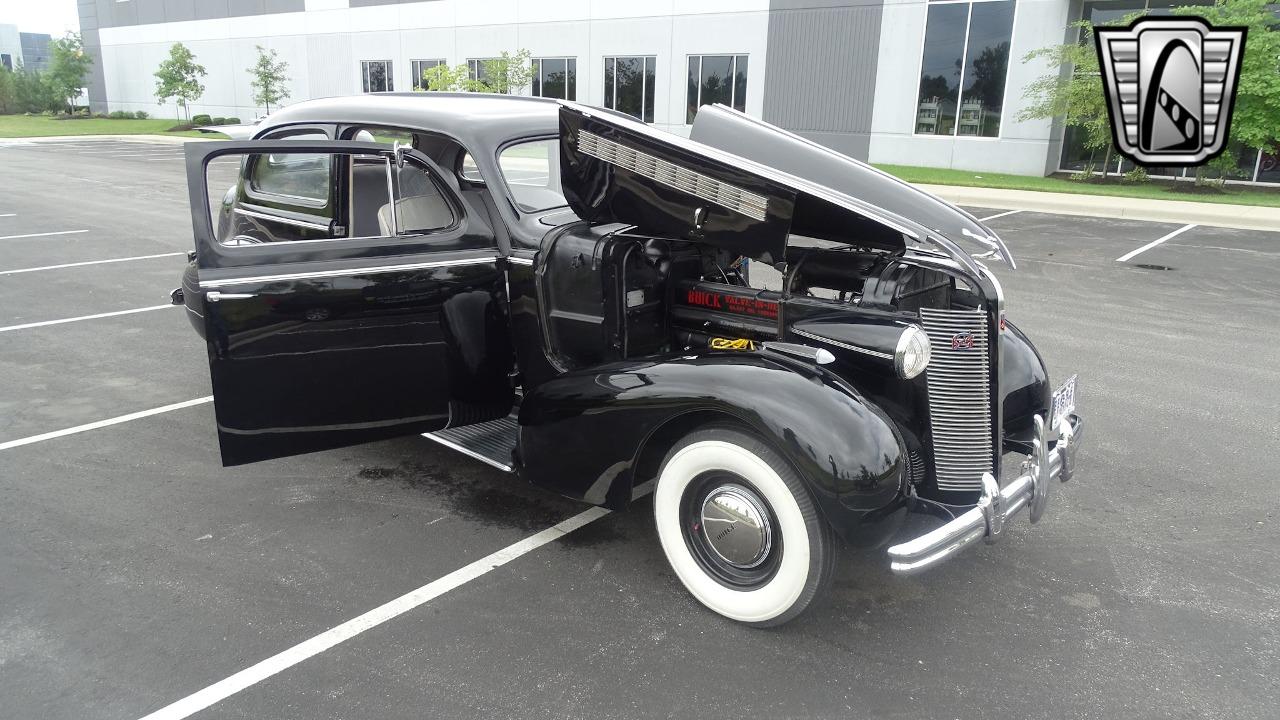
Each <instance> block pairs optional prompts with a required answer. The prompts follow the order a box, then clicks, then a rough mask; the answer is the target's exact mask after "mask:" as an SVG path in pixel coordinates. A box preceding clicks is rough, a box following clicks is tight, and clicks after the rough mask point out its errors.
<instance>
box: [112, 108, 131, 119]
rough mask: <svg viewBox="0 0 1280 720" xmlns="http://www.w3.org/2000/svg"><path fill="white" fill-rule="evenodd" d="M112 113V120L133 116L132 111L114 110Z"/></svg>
mask: <svg viewBox="0 0 1280 720" xmlns="http://www.w3.org/2000/svg"><path fill="white" fill-rule="evenodd" d="M110 115H111V119H112V120H126V119H128V118H130V117H132V114H131V113H127V112H125V111H123V110H112V111H111V113H110Z"/></svg>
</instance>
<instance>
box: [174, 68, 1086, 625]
mask: <svg viewBox="0 0 1280 720" xmlns="http://www.w3.org/2000/svg"><path fill="white" fill-rule="evenodd" d="M255 137H256V139H255V140H252V141H246V142H238V141H233V142H222V143H217V142H204V143H191V144H188V145H187V149H186V157H187V172H188V182H189V190H190V196H191V205H192V218H193V225H194V232H195V252H194V253H193V257H192V262H191V264H190V266H189V267H188V269H187V272H186V274H185V275H184V279H183V287H182V288H181V289H179V290H175V292H174V300H175V302H179V303H184V304H185V305H186V306H187V309H188V311H189V313H190V318H191V319H192V322H193V324H194V325H195V326H196V328H197V330H198V331H199V332H200V333H201V334H202V336H203V337H205V338H206V341H207V344H208V355H209V364H210V371H211V374H212V380H213V389H214V396H215V408H216V414H217V424H218V438H219V442H220V445H221V450H222V459H223V463H224V464H226V465H236V464H241V463H248V462H254V461H258V460H263V459H267V458H274V457H282V456H286V455H292V454H298V453H304V452H311V451H316V450H322V449H326V448H334V447H340V446H346V445H351V444H355V443H361V442H367V441H371V440H376V439H381V438H386V437H391V436H396V435H403V434H408V433H425V434H426V437H428V438H431V439H433V440H435V441H437V442H440V443H443V444H444V445H447V446H448V447H450V448H453V449H455V450H458V451H460V452H462V453H465V454H466V455H469V456H471V457H472V458H475V459H477V460H481V461H483V462H486V463H488V464H490V465H493V466H495V467H498V468H500V469H502V470H504V471H508V472H511V473H514V474H517V475H519V476H521V477H522V478H524V479H525V480H527V481H528V482H531V483H533V484H535V485H539V486H542V487H545V488H548V489H550V490H553V491H556V492H559V493H562V494H564V495H567V496H570V497H573V498H578V499H580V500H584V501H586V502H588V503H594V504H597V505H603V506H607V507H610V508H614V509H622V508H624V507H626V506H627V505H628V504H629V503H630V502H631V501H632V499H633V498H634V497H636V496H637V495H639V494H640V493H642V492H644V491H646V490H648V489H649V488H650V487H652V489H653V493H654V498H653V504H654V515H655V519H656V523H657V530H658V535H659V538H660V541H661V545H662V549H663V551H664V552H665V554H666V556H667V559H668V560H669V561H670V563H671V566H672V568H673V569H674V570H675V572H676V574H677V575H678V576H679V578H680V580H681V581H682V582H683V583H684V585H685V586H686V587H687V588H688V590H689V591H690V592H691V593H692V594H693V595H694V596H695V597H696V598H697V599H698V600H699V601H701V602H702V603H703V604H705V605H706V606H707V607H709V608H710V609H712V610H714V611H715V612H718V613H720V614H722V615H725V616H727V617H730V618H733V619H735V620H739V621H742V622H747V623H753V624H758V625H776V624H780V623H783V622H785V621H787V620H789V619H791V618H793V617H795V616H796V615H797V614H799V613H800V612H802V611H803V610H804V609H805V608H806V607H807V606H808V605H809V604H810V603H811V601H812V600H813V599H814V597H815V596H817V595H818V593H819V592H820V591H821V590H822V588H823V587H824V586H825V585H826V584H827V583H828V582H829V580H830V577H831V574H832V568H833V563H834V557H835V552H836V547H837V544H838V543H841V544H846V545H851V546H854V547H860V548H866V549H870V548H879V547H884V546H885V545H887V544H890V543H893V542H894V540H895V538H896V539H897V540H899V542H897V544H892V546H890V547H888V554H889V556H890V562H891V567H892V569H893V570H894V571H895V572H899V573H910V572H915V571H918V570H922V569H924V568H928V567H931V566H934V565H936V564H938V563H939V562H942V561H943V560H946V559H947V558H949V557H951V556H953V555H955V554H956V553H957V552H959V551H961V550H962V549H963V548H965V547H966V546H969V545H971V544H973V543H975V542H976V541H977V540H979V539H982V538H986V539H987V540H988V541H994V540H996V539H998V538H999V537H1000V536H1001V534H1002V532H1003V527H1004V524H1005V522H1006V521H1007V520H1008V519H1010V518H1011V517H1012V516H1013V515H1014V514H1015V513H1017V512H1018V511H1019V510H1022V509H1023V508H1027V509H1028V510H1029V515H1030V519H1031V521H1032V522H1035V521H1036V520H1038V519H1039V518H1040V516H1041V514H1042V513H1043V512H1044V510H1045V504H1046V501H1047V499H1048V496H1049V487H1050V484H1051V483H1052V481H1053V480H1055V479H1061V480H1066V479H1068V478H1069V477H1070V476H1071V472H1072V469H1073V468H1074V465H1075V452H1076V449H1077V447H1078V444H1079V442H1080V438H1081V435H1080V420H1079V418H1078V417H1077V416H1076V414H1075V412H1074V409H1075V403H1074V389H1075V380H1074V377H1073V378H1071V379H1070V380H1068V381H1067V382H1066V383H1064V384H1063V386H1062V387H1061V388H1060V389H1059V390H1058V391H1057V392H1051V391H1050V385H1049V376H1048V372H1047V371H1046V369H1045V366H1044V363H1043V361H1042V360H1041V358H1040V356H1039V355H1038V353H1037V352H1036V350H1035V347H1034V346H1033V345H1032V344H1031V342H1030V341H1029V340H1028V339H1027V337H1026V336H1025V335H1024V334H1023V333H1022V332H1021V331H1020V330H1019V329H1018V328H1017V327H1016V326H1015V325H1014V324H1013V323H1012V322H1009V321H1008V320H1006V318H1005V307H1004V297H1003V295H1002V291H1001V288H1000V284H999V283H998V282H997V280H996V278H995V277H994V276H993V275H992V273H991V272H990V271H989V270H988V269H987V267H986V265H985V264H984V263H986V262H1005V263H1007V264H1008V265H1009V266H1010V267H1013V264H1014V262H1013V258H1012V257H1011V256H1010V254H1009V251H1008V250H1007V249H1006V247H1005V245H1004V243H1003V242H1002V241H1001V240H1000V238H999V237H998V236H997V235H996V234H995V233H994V232H992V231H991V230H990V229H989V228H987V227H986V226H985V225H983V224H982V223H981V222H979V221H978V220H976V219H975V218H974V217H972V216H971V215H970V214H968V213H966V212H964V211H962V210H960V209H958V208H956V207H954V206H951V205H949V204H947V203H945V202H943V201H941V200H939V199H937V198H935V197H933V196H931V195H928V194H926V193H924V192H921V191H919V190H917V189H915V188H913V187H911V186H909V185H907V184H905V183H902V182H900V181H898V180H896V179H894V178H892V177H890V176H887V175H885V174H883V173H880V172H879V171H876V170H874V169H872V168H870V167H868V166H866V165H863V164H862V163H859V162H856V161H854V160H851V159H849V158H846V157H844V156H841V155H839V154H836V153H834V152H832V151H830V150H827V149H825V148H822V147H821V146H818V145H816V144H813V143H811V142H809V141H807V140H804V139H802V138H799V137H796V136H794V135H791V134H789V133H787V132H785V131H782V130H779V129H777V128H774V127H772V126H769V125H767V124H765V123H762V122H760V121H757V120H753V119H751V118H749V117H747V116H745V115H743V114H741V113H738V112H735V111H733V110H730V109H728V108H725V107H721V106H708V107H703V108H701V109H700V110H699V112H698V115H697V121H696V122H695V124H694V126H693V130H692V137H691V139H685V138H681V137H677V136H674V135H671V134H668V133H664V132H661V131H657V130H654V129H652V128H650V127H648V126H646V125H644V124H642V123H640V122H637V121H635V120H633V119H631V118H628V117H626V116H622V115H618V114H615V113H613V112H611V111H608V110H600V109H596V108H588V107H584V106H581V105H577V104H574V103H563V102H561V103H557V102H553V101H544V100H539V99H530V98H514V97H506V96H487V95H444V94H434V93H432V94H422V93H419V94H408V95H395V94H386V95H365V96H360V97H354V98H339V99H330V100H317V101H309V102H304V103H299V104H297V105H294V106H292V107H290V108H287V109H285V110H283V111H280V112H278V113H277V114H275V115H273V116H271V117H270V118H269V119H268V121H266V122H264V123H262V125H261V126H260V127H259V128H258V130H257V132H256V136H255ZM227 184H230V186H231V187H230V189H229V190H227V191H226V193H225V194H222V190H223V189H224V188H226V187H227ZM211 191H212V192H213V193H214V195H213V198H212V202H210V200H209V198H210V192H211ZM769 274H772V275H773V278H774V280H771V281H769V282H761V278H764V277H765V276H766V275H769ZM771 284H772V285H771ZM770 285H771V286H770ZM1006 454H1010V455H1012V454H1016V455H1020V456H1025V458H1024V459H1023V460H1022V461H1021V464H1020V465H1015V464H1014V463H1010V465H1011V466H1014V467H1015V468H1016V469H1015V470H1012V471H1010V472H1009V473H1004V475H1005V477H1003V478H1002V477H1001V475H1002V473H1001V466H1002V458H1003V457H1004V456H1005V455H1006ZM910 512H925V513H930V514H933V515H936V516H938V517H940V518H941V519H942V520H943V522H942V523H941V524H940V526H939V527H937V528H936V529H934V530H932V531H929V532H927V533H924V534H921V535H919V536H918V537H913V538H909V539H905V540H903V539H902V538H898V537H897V536H898V535H899V534H900V533H901V528H902V526H903V520H904V517H905V516H906V515H907V514H908V513H910Z"/></svg>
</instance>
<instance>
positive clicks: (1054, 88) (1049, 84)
mask: <svg viewBox="0 0 1280 720" xmlns="http://www.w3.org/2000/svg"><path fill="white" fill-rule="evenodd" d="M1071 26H1073V27H1076V28H1079V30H1080V34H1081V36H1080V42H1078V43H1067V44H1065V45H1054V46H1052V47H1047V48H1041V49H1039V50H1033V51H1031V52H1029V53H1027V56H1026V57H1025V58H1023V62H1033V61H1035V60H1044V61H1047V62H1048V64H1049V67H1050V68H1052V69H1053V72H1052V73H1051V74H1049V75H1045V76H1043V77H1040V78H1037V79H1036V80H1033V81H1032V82H1031V84H1029V85H1028V86H1027V89H1026V90H1025V91H1024V92H1023V97H1024V98H1025V99H1026V100H1027V101H1028V103H1029V104H1028V105H1027V106H1026V107H1025V108H1023V110H1022V112H1020V113H1018V119H1019V120H1041V119H1053V118H1061V119H1062V124H1063V125H1064V126H1066V127H1074V128H1078V129H1079V130H1080V131H1081V133H1082V134H1083V136H1084V137H1083V145H1084V147H1085V148H1086V149H1088V150H1090V151H1093V152H1097V151H1098V150H1102V149H1103V148H1106V157H1105V159H1104V160H1103V162H1102V177H1103V178H1105V177H1107V170H1108V168H1109V167H1110V164H1111V149H1112V145H1111V119H1110V117H1109V116H1108V115H1107V99H1106V94H1105V93H1104V92H1103V89H1102V75H1101V73H1099V71H1098V53H1097V51H1096V50H1095V49H1094V41H1093V25H1091V24H1090V23H1089V21H1087V20H1081V21H1080V22H1075V23H1072V24H1071Z"/></svg>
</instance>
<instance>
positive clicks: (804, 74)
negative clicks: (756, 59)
mask: <svg viewBox="0 0 1280 720" xmlns="http://www.w3.org/2000/svg"><path fill="white" fill-rule="evenodd" d="M835 5H836V3H834V2H824V1H823V0H773V2H772V3H771V6H770V12H769V41H768V42H769V49H768V63H767V66H766V68H765V86H764V90H765V95H764V120H765V121H766V122H770V123H773V124H774V125H778V126H780V127H783V128H786V129H788V130H791V131H793V132H796V133H799V134H800V135H804V136H806V137H810V138H811V139H813V140H815V141H817V142H821V143H822V144H824V145H829V146H831V147H833V148H835V149H836V150H838V151H840V152H843V153H846V154H849V155H853V156H854V157H858V158H863V159H865V158H866V156H867V150H868V148H869V142H870V140H869V138H870V131H871V108H872V100H873V99H874V98H875V89H876V64H877V58H878V56H879V52H880V21H881V16H882V5H881V2H880V0H874V1H873V0H866V1H864V2H852V3H850V2H844V3H840V4H839V6H835Z"/></svg>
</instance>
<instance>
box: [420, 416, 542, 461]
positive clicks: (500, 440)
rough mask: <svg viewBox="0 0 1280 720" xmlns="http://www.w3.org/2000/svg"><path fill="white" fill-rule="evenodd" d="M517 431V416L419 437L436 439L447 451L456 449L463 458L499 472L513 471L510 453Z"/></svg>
mask: <svg viewBox="0 0 1280 720" xmlns="http://www.w3.org/2000/svg"><path fill="white" fill-rule="evenodd" d="M518 432H519V425H518V424H517V423H516V417H515V416H514V415H508V416H507V417H504V418H499V419H497V420H490V421H488V422H482V423H475V424H474V425H462V426H459V427H455V428H445V429H444V430H437V431H435V432H429V433H423V434H422V437H424V438H427V439H428V440H435V441H436V442H438V443H440V444H441V445H444V446H445V447H447V448H452V449H454V450H457V451H458V452H460V453H462V454H463V455H467V456H469V457H473V458H475V459H476V460H479V461H480V462H482V463H484V464H486V465H491V466H493V467H496V468H498V469H499V470H503V471H505V472H515V465H514V464H513V461H512V458H511V453H512V452H513V451H514V450H515V449H516V434H517V433H518Z"/></svg>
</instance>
